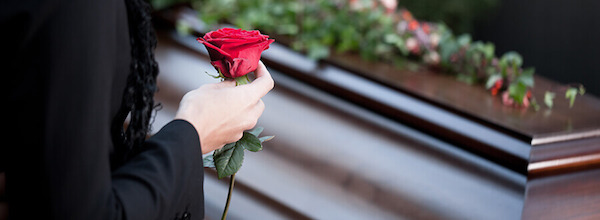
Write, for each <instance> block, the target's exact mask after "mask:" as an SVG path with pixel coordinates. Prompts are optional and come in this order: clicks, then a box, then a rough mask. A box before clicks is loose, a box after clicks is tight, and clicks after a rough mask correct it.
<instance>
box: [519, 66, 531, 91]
mask: <svg viewBox="0 0 600 220" xmlns="http://www.w3.org/2000/svg"><path fill="white" fill-rule="evenodd" d="M534 72H535V69H534V68H527V69H525V70H523V72H522V73H521V75H519V77H517V81H519V82H521V83H523V84H525V85H526V86H529V87H533V84H534V81H533V73H534Z"/></svg>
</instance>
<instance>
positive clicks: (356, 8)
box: [192, 0, 585, 110]
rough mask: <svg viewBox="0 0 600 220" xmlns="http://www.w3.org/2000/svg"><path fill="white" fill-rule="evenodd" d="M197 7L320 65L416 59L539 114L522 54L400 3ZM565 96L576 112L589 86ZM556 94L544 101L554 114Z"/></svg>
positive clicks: (274, 0)
mask: <svg viewBox="0 0 600 220" xmlns="http://www.w3.org/2000/svg"><path fill="white" fill-rule="evenodd" d="M192 5H196V6H198V7H195V8H197V9H198V10H199V12H200V16H201V19H202V20H203V21H205V22H207V23H209V24H218V23H231V24H233V25H235V26H238V27H240V28H244V29H260V30H262V31H264V32H268V33H272V34H275V35H278V36H284V37H287V38H288V39H290V41H289V45H290V47H291V48H293V49H295V50H298V51H302V52H305V53H306V54H307V56H309V57H311V58H313V59H323V58H327V57H328V56H330V54H331V53H332V52H335V53H344V52H350V53H358V54H360V56H361V57H362V58H363V59H366V60H373V61H381V62H388V63H391V64H394V65H398V66H403V65H407V64H409V63H410V62H407V59H408V60H416V61H418V62H422V63H424V64H426V65H428V66H430V67H432V68H436V69H439V70H441V71H442V72H446V73H450V74H454V75H456V77H457V79H458V80H460V81H463V82H466V83H469V84H481V85H484V86H485V87H486V89H488V90H489V92H490V94H491V95H493V96H500V97H501V100H502V102H503V103H504V104H505V105H507V106H513V107H517V108H527V107H529V106H533V107H534V109H536V110H538V109H539V108H540V104H538V101H537V99H536V97H534V96H533V95H532V93H531V90H532V88H533V87H534V85H535V82H534V77H533V76H534V73H535V69H534V68H532V67H530V68H523V67H522V65H523V58H522V57H521V55H519V54H518V53H517V52H507V53H505V54H503V55H502V56H498V57H497V56H496V54H495V47H494V44H492V43H489V42H481V41H473V40H472V39H471V37H470V35H468V34H462V35H459V36H456V35H454V34H453V33H452V31H451V30H450V28H448V26H446V25H445V24H443V23H434V22H426V21H420V20H418V19H416V18H414V16H413V15H412V14H411V13H410V12H409V11H408V10H406V9H404V8H398V3H397V1H396V0H306V1H294V0H196V1H194V2H192ZM559 91H564V92H565V98H567V99H569V100H570V104H571V106H572V105H573V103H574V100H575V98H576V96H577V95H583V94H584V93H585V88H584V87H583V86H582V85H580V84H574V85H567V86H565V87H564V88H560V89H559ZM555 97H556V91H547V92H546V93H545V95H544V98H543V102H544V104H545V105H546V106H547V107H548V108H552V106H553V100H554V98H555Z"/></svg>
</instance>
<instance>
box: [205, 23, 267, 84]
mask: <svg viewBox="0 0 600 220" xmlns="http://www.w3.org/2000/svg"><path fill="white" fill-rule="evenodd" d="M197 41H198V42H200V43H202V44H204V46H206V49H207V50H208V53H209V55H210V60H211V62H210V63H211V64H212V65H213V66H214V67H215V69H217V70H218V71H220V72H221V73H222V74H223V76H225V77H227V78H237V77H240V76H244V75H246V74H248V73H250V72H253V71H255V70H256V67H258V61H259V60H260V54H261V53H262V52H263V51H264V50H266V49H269V45H270V44H271V43H273V42H274V41H275V40H273V39H269V36H268V35H263V34H261V33H260V32H259V31H246V30H242V29H233V28H222V29H219V30H216V31H211V32H208V33H206V34H205V35H204V37H199V38H198V39H197Z"/></svg>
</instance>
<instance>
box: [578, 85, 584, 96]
mask: <svg viewBox="0 0 600 220" xmlns="http://www.w3.org/2000/svg"><path fill="white" fill-rule="evenodd" d="M583 94H585V87H583V85H580V86H579V95H583Z"/></svg>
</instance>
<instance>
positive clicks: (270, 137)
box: [258, 136, 275, 143]
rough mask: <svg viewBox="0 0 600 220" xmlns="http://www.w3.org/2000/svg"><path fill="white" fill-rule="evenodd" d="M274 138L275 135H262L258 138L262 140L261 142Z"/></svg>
mask: <svg viewBox="0 0 600 220" xmlns="http://www.w3.org/2000/svg"><path fill="white" fill-rule="evenodd" d="M273 138H275V136H264V137H260V138H258V139H259V140H260V143H263V142H267V141H270V140H272V139H273Z"/></svg>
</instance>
